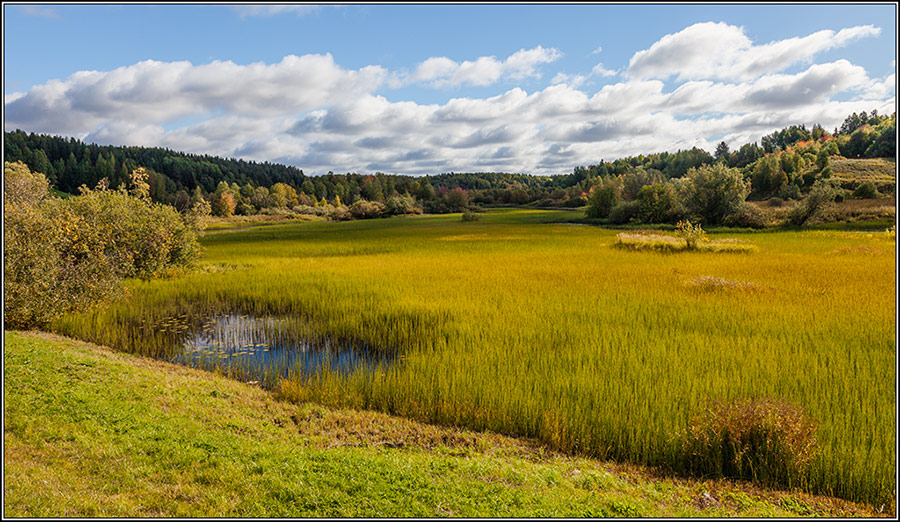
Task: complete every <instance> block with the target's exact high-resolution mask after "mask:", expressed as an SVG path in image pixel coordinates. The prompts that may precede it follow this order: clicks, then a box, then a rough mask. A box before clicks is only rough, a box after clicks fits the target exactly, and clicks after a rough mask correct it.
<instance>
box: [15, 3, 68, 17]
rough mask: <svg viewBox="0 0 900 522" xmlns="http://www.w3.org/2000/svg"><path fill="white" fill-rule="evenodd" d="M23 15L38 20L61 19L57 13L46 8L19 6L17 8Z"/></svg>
mask: <svg viewBox="0 0 900 522" xmlns="http://www.w3.org/2000/svg"><path fill="white" fill-rule="evenodd" d="M18 7H19V9H20V10H21V12H22V13H23V14H26V15H28V16H37V17H40V18H61V17H60V16H59V13H57V12H56V11H55V10H53V9H51V8H49V7H47V6H38V5H21V6H18Z"/></svg>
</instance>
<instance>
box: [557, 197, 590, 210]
mask: <svg viewBox="0 0 900 522" xmlns="http://www.w3.org/2000/svg"><path fill="white" fill-rule="evenodd" d="M585 205H587V200H586V199H584V198H583V197H581V196H575V197H573V198H569V199H567V200H566V201H565V202H564V203H563V204H562V206H564V207H568V208H580V207H583V206H585Z"/></svg>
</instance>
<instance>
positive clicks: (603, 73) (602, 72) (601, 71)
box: [591, 63, 619, 76]
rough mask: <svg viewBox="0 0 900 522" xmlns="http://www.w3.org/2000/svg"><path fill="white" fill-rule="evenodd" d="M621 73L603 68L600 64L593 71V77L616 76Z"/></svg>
mask: <svg viewBox="0 0 900 522" xmlns="http://www.w3.org/2000/svg"><path fill="white" fill-rule="evenodd" d="M617 74H619V73H617V72H616V71H611V70H609V69H607V68H605V67H603V64H602V63H598V64H597V65H595V66H594V68H593V69H591V76H615V75H617Z"/></svg>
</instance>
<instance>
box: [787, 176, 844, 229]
mask: <svg viewBox="0 0 900 522" xmlns="http://www.w3.org/2000/svg"><path fill="white" fill-rule="evenodd" d="M837 194H838V191H837V188H836V187H835V185H834V183H833V182H831V181H830V180H824V179H820V180H818V181H816V182H815V184H813V187H812V189H811V190H810V191H809V195H808V196H806V199H804V200H803V202H802V203H800V204H799V205H797V207H796V208H794V210H793V212H791V222H792V223H793V224H795V225H798V226H799V225H804V224H806V222H807V221H809V220H810V219H812V218H813V217H815V216H817V215H819V214H821V213H822V212H823V211H824V210H825V209H826V208H828V206H830V205H831V202H832V201H834V199H835V197H836V196H837Z"/></svg>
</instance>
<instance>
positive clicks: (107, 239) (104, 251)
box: [3, 163, 199, 328]
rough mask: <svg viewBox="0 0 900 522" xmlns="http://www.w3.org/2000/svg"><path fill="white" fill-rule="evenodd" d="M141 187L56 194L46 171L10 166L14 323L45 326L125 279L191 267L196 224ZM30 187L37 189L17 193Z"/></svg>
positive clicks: (8, 293) (8, 269)
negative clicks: (128, 190) (49, 190)
mask: <svg viewBox="0 0 900 522" xmlns="http://www.w3.org/2000/svg"><path fill="white" fill-rule="evenodd" d="M135 174H136V175H135V177H134V178H133V180H134V181H135V183H134V184H133V185H134V188H133V193H134V194H135V196H138V197H135V196H132V195H129V194H128V193H126V192H125V191H124V189H123V190H117V191H110V190H96V191H91V190H88V189H87V188H86V187H83V188H82V194H81V195H79V196H73V197H69V198H66V199H59V198H54V197H49V196H48V195H47V193H46V188H47V187H48V184H47V183H46V179H45V178H44V179H43V181H42V178H43V175H42V174H38V173H31V172H29V171H28V169H27V168H25V169H24V170H23V169H22V166H18V165H14V164H10V163H7V164H6V165H5V168H4V177H5V178H6V180H8V181H9V183H7V182H6V181H5V182H4V186H5V187H10V190H9V192H7V193H6V194H5V196H6V197H5V198H4V205H3V206H4V217H3V225H4V231H3V235H4V241H5V245H4V246H5V248H4V264H5V271H4V278H3V279H4V284H5V292H4V297H5V308H4V312H5V319H6V325H7V326H8V327H11V328H41V327H46V326H48V325H49V323H50V321H51V320H52V319H53V318H54V317H56V316H58V315H60V314H63V313H67V312H72V311H79V310H83V309H86V308H89V307H91V306H94V305H96V304H99V303H101V302H103V301H104V300H106V299H108V298H111V297H113V296H115V295H117V294H118V293H119V292H120V291H121V286H120V285H119V281H120V280H121V279H122V278H125V277H141V278H150V277H153V276H157V275H160V274H162V273H163V272H164V271H167V270H169V269H170V268H173V267H180V266H188V265H190V264H191V263H192V262H193V261H194V259H195V258H196V256H197V254H198V253H199V245H198V243H197V239H196V231H195V229H193V228H191V227H189V226H188V225H187V224H185V221H184V220H183V219H182V218H181V216H180V215H179V214H178V213H177V212H176V211H175V209H174V208H171V207H166V206H164V205H161V204H158V203H151V202H150V201H149V197H144V196H146V194H144V191H143V190H142V185H141V183H140V181H141V177H140V173H138V172H136V173H135ZM17 190H21V191H24V192H30V195H27V196H26V195H25V194H23V193H21V192H20V193H17Z"/></svg>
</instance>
